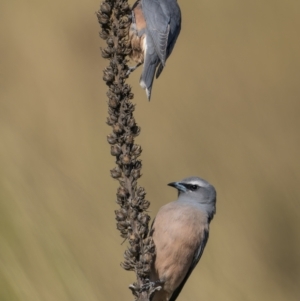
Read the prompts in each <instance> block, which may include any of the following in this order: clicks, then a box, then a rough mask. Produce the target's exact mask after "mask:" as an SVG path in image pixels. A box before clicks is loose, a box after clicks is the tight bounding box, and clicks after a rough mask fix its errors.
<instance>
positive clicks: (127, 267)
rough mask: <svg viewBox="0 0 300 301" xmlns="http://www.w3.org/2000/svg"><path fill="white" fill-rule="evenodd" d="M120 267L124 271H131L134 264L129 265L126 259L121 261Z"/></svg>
mask: <svg viewBox="0 0 300 301" xmlns="http://www.w3.org/2000/svg"><path fill="white" fill-rule="evenodd" d="M121 267H122V268H123V269H124V270H126V271H132V270H134V266H133V265H131V264H130V263H129V262H128V261H125V262H121Z"/></svg>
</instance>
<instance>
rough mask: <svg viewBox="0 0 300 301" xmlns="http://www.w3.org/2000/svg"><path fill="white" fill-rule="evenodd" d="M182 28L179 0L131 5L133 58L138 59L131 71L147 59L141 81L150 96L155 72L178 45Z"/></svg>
mask: <svg viewBox="0 0 300 301" xmlns="http://www.w3.org/2000/svg"><path fill="white" fill-rule="evenodd" d="M180 30H181V11H180V7H179V5H178V3H177V0H137V1H136V2H135V4H134V5H133V7H132V22H131V26H130V30H129V39H130V43H131V49H132V50H131V53H130V54H129V56H130V58H131V59H132V60H133V61H135V62H136V63H137V65H136V66H134V67H131V68H129V73H130V72H132V71H133V70H135V69H136V68H137V67H138V66H140V65H141V64H143V63H144V65H143V70H142V74H141V77H140V85H141V87H142V88H143V89H145V90H146V95H147V98H148V100H150V98H151V90H152V84H153V79H154V75H155V73H156V78H158V77H159V75H160V74H161V72H162V71H163V69H164V67H165V65H166V60H167V58H168V57H169V56H170V54H171V53H172V51H173V48H174V46H175V43H176V40H177V38H178V36H179V33H180Z"/></svg>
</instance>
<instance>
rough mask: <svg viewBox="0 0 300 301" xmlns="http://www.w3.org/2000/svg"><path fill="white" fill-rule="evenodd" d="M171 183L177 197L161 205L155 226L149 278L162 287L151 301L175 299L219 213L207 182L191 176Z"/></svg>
mask: <svg viewBox="0 0 300 301" xmlns="http://www.w3.org/2000/svg"><path fill="white" fill-rule="evenodd" d="M168 185H169V186H172V187H175V188H176V189H177V190H178V199H177V200H176V201H174V202H171V203H169V204H166V205H164V206H163V207H161V208H160V210H159V211H158V214H157V216H156V218H155V220H154V222H153V225H152V231H153V241H154V244H155V248H156V257H155V259H154V261H153V263H152V267H151V273H150V280H151V282H152V283H157V284H158V285H160V286H161V290H159V291H157V292H155V293H154V296H153V298H152V300H151V301H175V300H176V298H177V297H178V295H179V294H180V292H181V290H182V288H183V286H184V285H185V283H186V281H187V280H188V278H189V276H190V275H191V273H192V271H193V270H194V268H195V266H196V265H197V263H198V262H199V260H200V258H201V256H202V253H203V250H204V248H205V245H206V243H207V240H208V234H209V224H210V222H211V220H212V219H213V216H214V214H215V213H216V190H215V188H214V187H213V186H212V185H211V184H209V183H208V182H207V181H205V180H203V179H201V178H198V177H190V178H186V179H183V180H181V181H179V182H173V183H170V184H168Z"/></svg>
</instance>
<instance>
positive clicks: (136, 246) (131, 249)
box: [130, 245, 140, 255]
mask: <svg viewBox="0 0 300 301" xmlns="http://www.w3.org/2000/svg"><path fill="white" fill-rule="evenodd" d="M139 250H140V247H139V245H133V246H132V247H131V248H130V252H131V253H132V254H133V255H137V254H138V252H139Z"/></svg>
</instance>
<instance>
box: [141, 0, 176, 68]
mask: <svg viewBox="0 0 300 301" xmlns="http://www.w3.org/2000/svg"><path fill="white" fill-rule="evenodd" d="M168 4H169V3H168V1H165V0H164V1H161V0H142V10H143V13H144V16H145V19H146V23H147V30H148V32H149V34H150V37H151V39H152V41H153V44H154V46H155V50H156V53H157V55H158V57H159V59H160V61H161V63H162V64H163V65H165V62H166V56H167V46H168V37H169V31H170V20H171V13H172V11H171V10H170V7H169V5H168Z"/></svg>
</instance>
